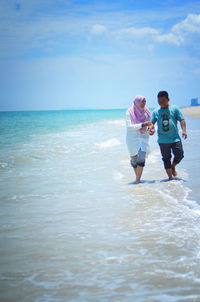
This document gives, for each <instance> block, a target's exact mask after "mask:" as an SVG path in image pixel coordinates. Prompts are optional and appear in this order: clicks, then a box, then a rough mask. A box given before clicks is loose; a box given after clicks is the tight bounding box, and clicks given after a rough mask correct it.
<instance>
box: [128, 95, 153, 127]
mask: <svg viewBox="0 0 200 302" xmlns="http://www.w3.org/2000/svg"><path fill="white" fill-rule="evenodd" d="M144 98H145V97H144V96H143V95H136V96H135V99H134V101H133V105H132V107H130V108H129V109H128V111H129V113H130V117H131V122H132V124H139V123H143V122H145V121H148V120H149V118H150V117H151V112H150V111H149V109H148V108H147V107H146V106H145V107H144V109H142V108H140V103H141V102H142V100H143V99H144ZM145 130H146V127H143V128H142V129H140V132H141V133H144V132H145Z"/></svg>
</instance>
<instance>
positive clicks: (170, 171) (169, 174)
mask: <svg viewBox="0 0 200 302" xmlns="http://www.w3.org/2000/svg"><path fill="white" fill-rule="evenodd" d="M165 170H166V172H167V175H168V177H169V180H172V179H173V177H172V168H169V169H165Z"/></svg>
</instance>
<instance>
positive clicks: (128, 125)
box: [126, 112, 142, 131]
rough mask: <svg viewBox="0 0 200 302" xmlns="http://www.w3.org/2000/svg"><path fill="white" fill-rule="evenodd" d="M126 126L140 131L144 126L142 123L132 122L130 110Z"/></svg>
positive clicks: (131, 129)
mask: <svg viewBox="0 0 200 302" xmlns="http://www.w3.org/2000/svg"><path fill="white" fill-rule="evenodd" d="M126 127H127V129H128V130H130V131H138V130H139V129H140V128H142V123H139V124H132V123H131V117H130V114H129V112H128V113H126Z"/></svg>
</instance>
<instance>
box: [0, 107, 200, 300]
mask: <svg viewBox="0 0 200 302" xmlns="http://www.w3.org/2000/svg"><path fill="white" fill-rule="evenodd" d="M124 113H125V111H123V110H116V111H115V110H110V111H102V112H95V111H93V112H91V111H90V112H88V111H85V112H84V113H83V112H77V113H76V112H70V113H69V112H38V113H33V114H32V113H27V114H26V113H13V114H15V116H13V115H12V114H11V113H10V116H8V115H7V116H6V113H4V114H3V113H2V115H4V116H3V118H2V119H1V125H2V126H1V133H2V136H1V142H2V148H1V159H0V167H1V168H0V173H1V184H0V197H1V201H0V207H1V211H0V215H1V216H0V218H1V232H0V261H1V263H0V296H1V300H2V301H6V302H7V301H20V302H22V301H28V302H31V301H37V302H39V301H40V302H41V301H131V302H132V301H200V233H199V229H200V206H199V202H200V199H199V186H198V177H197V176H198V174H197V173H198V167H199V154H198V149H199V144H200V143H199V141H198V137H199V134H200V129H199V120H195V119H190V118H188V119H187V124H188V134H189V138H188V140H187V141H185V142H184V150H185V158H184V160H183V161H182V163H181V164H180V165H179V168H178V172H179V178H178V179H177V180H173V181H171V182H165V181H164V180H165V179H166V175H165V172H164V170H163V166H162V161H161V158H160V152H159V149H158V147H157V143H156V136H154V137H153V138H152V139H151V149H152V152H151V154H150V156H149V158H148V160H147V165H146V168H145V171H144V175H143V180H144V181H143V183H142V184H140V185H134V184H133V181H134V177H133V171H132V170H131V167H130V165H129V156H128V153H127V149H126V145H125V132H126V131H125V123H124ZM19 115H20V116H19ZM194 146H195V148H194Z"/></svg>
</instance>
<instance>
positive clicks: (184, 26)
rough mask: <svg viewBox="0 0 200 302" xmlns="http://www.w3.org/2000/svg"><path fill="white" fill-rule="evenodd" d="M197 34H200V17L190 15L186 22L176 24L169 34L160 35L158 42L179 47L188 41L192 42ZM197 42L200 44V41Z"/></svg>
mask: <svg viewBox="0 0 200 302" xmlns="http://www.w3.org/2000/svg"><path fill="white" fill-rule="evenodd" d="M196 34H198V35H199V34H200V15H194V14H189V15H188V16H187V17H186V18H185V20H183V21H182V22H180V23H177V24H175V25H174V26H173V27H172V28H171V30H170V32H169V33H168V34H163V35H158V36H157V37H156V40H157V41H158V42H167V43H170V44H175V45H177V46H179V45H181V44H184V43H187V40H188V39H189V40H191V38H192V36H193V35H195V36H196ZM199 38H200V36H199ZM195 42H197V43H198V44H199V42H200V39H198V40H197V41H195Z"/></svg>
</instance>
